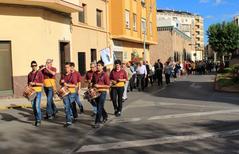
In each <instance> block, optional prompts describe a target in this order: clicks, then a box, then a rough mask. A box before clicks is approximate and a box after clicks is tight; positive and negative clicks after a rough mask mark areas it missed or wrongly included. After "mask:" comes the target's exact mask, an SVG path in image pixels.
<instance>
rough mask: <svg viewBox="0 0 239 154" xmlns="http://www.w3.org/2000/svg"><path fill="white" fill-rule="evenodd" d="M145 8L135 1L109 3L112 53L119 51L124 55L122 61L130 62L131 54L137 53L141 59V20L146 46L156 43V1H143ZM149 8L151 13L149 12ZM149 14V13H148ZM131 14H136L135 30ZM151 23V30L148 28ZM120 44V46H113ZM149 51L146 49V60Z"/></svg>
mask: <svg viewBox="0 0 239 154" xmlns="http://www.w3.org/2000/svg"><path fill="white" fill-rule="evenodd" d="M145 2H146V3H145V7H144V6H142V4H141V1H135V0H127V1H126V0H117V1H114V0H111V1H109V23H110V27H109V31H110V37H111V39H112V43H111V48H112V51H113V52H114V51H119V50H120V51H121V52H123V53H124V55H125V58H124V60H127V61H130V60H131V54H132V52H137V53H138V55H139V56H140V58H143V55H142V53H143V51H144V47H143V42H144V34H143V31H142V27H141V26H142V24H141V19H146V24H147V26H146V27H147V28H146V37H145V42H146V46H148V45H151V44H156V43H157V29H156V1H155V0H145ZM150 8H152V9H151V11H150ZM126 10H127V11H129V14H130V15H129V27H128V28H127V27H126V17H125V16H126ZM150 12H151V13H150ZM133 14H136V16H137V20H136V29H134V26H133V25H134V18H133ZM150 23H152V29H151V28H150V26H149V25H150ZM114 42H120V43H119V44H120V46H117V45H115V44H114ZM149 55H150V51H149V50H148V49H146V60H148V61H149V60H150V59H149Z"/></svg>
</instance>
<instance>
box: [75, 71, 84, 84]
mask: <svg viewBox="0 0 239 154" xmlns="http://www.w3.org/2000/svg"><path fill="white" fill-rule="evenodd" d="M73 74H74V75H75V76H77V83H78V82H81V78H82V77H81V74H80V72H77V71H74V72H73Z"/></svg>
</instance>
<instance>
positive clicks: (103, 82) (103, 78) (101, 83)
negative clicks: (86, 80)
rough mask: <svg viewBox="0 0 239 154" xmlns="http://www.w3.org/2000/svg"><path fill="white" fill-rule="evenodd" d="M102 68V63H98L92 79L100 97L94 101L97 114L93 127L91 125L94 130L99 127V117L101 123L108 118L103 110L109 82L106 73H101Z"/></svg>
mask: <svg viewBox="0 0 239 154" xmlns="http://www.w3.org/2000/svg"><path fill="white" fill-rule="evenodd" d="M103 67H104V62H103V61H98V62H97V71H96V72H94V74H93V77H92V85H93V86H94V87H95V88H97V90H98V91H99V92H100V96H99V97H98V98H96V100H95V101H96V104H97V114H96V118H95V125H93V127H94V128H99V127H100V122H101V117H103V122H106V121H107V118H108V114H107V112H106V111H105V109H104V104H105V99H106V95H107V91H108V89H109V85H110V80H109V76H108V75H107V73H106V72H104V71H103Z"/></svg>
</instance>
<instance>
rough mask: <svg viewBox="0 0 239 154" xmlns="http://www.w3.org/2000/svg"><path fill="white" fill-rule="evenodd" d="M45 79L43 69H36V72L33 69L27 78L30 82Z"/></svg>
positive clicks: (40, 81)
mask: <svg viewBox="0 0 239 154" xmlns="http://www.w3.org/2000/svg"><path fill="white" fill-rule="evenodd" d="M43 81H44V76H43V74H42V72H41V71H36V72H33V71H31V72H30V73H29V74H28V79H27V83H28V84H29V83H30V82H36V83H43Z"/></svg>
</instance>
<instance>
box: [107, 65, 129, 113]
mask: <svg viewBox="0 0 239 154" xmlns="http://www.w3.org/2000/svg"><path fill="white" fill-rule="evenodd" d="M127 80H128V77H127V73H126V71H125V70H124V69H122V68H121V61H120V60H115V62H114V69H113V70H112V71H111V72H110V81H111V83H112V86H111V91H110V94H111V99H112V102H113V106H114V110H115V113H114V114H115V116H116V117H119V116H120V115H121V112H122V102H123V94H124V89H125V88H124V87H125V82H126V81H127ZM126 91H127V90H126Z"/></svg>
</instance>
